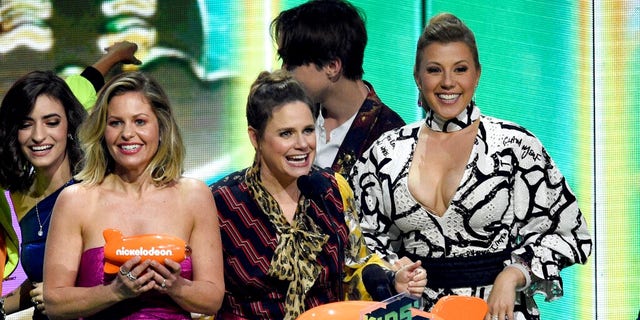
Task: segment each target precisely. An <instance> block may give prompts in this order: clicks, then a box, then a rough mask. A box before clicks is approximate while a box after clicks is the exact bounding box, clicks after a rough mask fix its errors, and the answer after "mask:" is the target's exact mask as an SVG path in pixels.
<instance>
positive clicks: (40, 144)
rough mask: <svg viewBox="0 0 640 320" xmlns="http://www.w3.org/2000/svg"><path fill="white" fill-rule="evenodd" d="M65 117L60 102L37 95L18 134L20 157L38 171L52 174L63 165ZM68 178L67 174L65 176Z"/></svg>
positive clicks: (66, 162)
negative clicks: (51, 172) (24, 158)
mask: <svg viewBox="0 0 640 320" xmlns="http://www.w3.org/2000/svg"><path fill="white" fill-rule="evenodd" d="M67 128H68V122H67V116H66V113H65V111H64V107H63V106H62V104H61V103H60V101H58V100H56V99H54V98H52V97H50V96H47V95H40V96H38V98H37V99H36V103H35V104H34V106H33V110H32V111H31V113H29V115H28V116H27V117H26V118H25V119H24V120H23V122H22V125H21V126H20V128H19V130H18V141H19V142H20V147H21V149H22V153H23V154H24V156H25V157H26V158H27V160H29V162H31V164H33V166H34V167H35V168H36V170H38V171H52V170H53V171H55V170H57V169H58V168H60V167H61V165H65V164H66V168H69V165H68V161H69V159H68V157H67ZM69 175H70V173H69Z"/></svg>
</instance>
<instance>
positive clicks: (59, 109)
mask: <svg viewBox="0 0 640 320" xmlns="http://www.w3.org/2000/svg"><path fill="white" fill-rule="evenodd" d="M51 115H58V116H61V117H65V116H66V113H65V110H64V106H63V105H62V103H61V102H60V101H59V100H58V99H56V98H54V97H51V96H49V95H44V94H43V95H40V96H38V98H36V102H35V104H34V105H33V109H31V112H30V113H29V116H31V117H33V118H35V117H40V116H51Z"/></svg>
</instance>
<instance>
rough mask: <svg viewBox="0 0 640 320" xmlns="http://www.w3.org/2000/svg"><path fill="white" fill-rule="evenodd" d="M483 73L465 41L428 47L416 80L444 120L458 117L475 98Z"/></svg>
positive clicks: (423, 55)
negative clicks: (477, 66) (481, 73)
mask: <svg viewBox="0 0 640 320" xmlns="http://www.w3.org/2000/svg"><path fill="white" fill-rule="evenodd" d="M479 79H480V70H479V69H478V68H476V61H475V60H474V57H473V55H472V53H471V50H470V49H469V47H468V46H467V45H466V44H465V43H464V42H450V43H440V42H435V43H432V44H429V45H428V46H426V47H425V48H424V49H423V50H422V59H421V62H420V66H419V67H418V68H417V70H416V74H415V81H416V84H417V85H418V88H419V89H420V93H421V94H422V96H423V97H424V99H425V100H426V102H427V104H428V107H429V108H431V109H432V110H433V111H434V112H435V113H436V114H438V115H439V116H440V117H442V118H444V119H452V118H455V117H456V116H457V115H458V114H460V113H461V112H462V110H464V108H465V107H466V106H467V105H468V104H469V103H470V102H471V99H473V94H474V93H475V89H476V86H477V85H478V80H479Z"/></svg>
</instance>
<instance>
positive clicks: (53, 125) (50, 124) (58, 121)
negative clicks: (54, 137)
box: [46, 119, 60, 128]
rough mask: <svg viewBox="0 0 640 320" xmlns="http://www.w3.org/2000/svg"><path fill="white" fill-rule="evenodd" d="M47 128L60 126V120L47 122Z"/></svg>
mask: <svg viewBox="0 0 640 320" xmlns="http://www.w3.org/2000/svg"><path fill="white" fill-rule="evenodd" d="M46 124H47V127H51V128H55V127H57V126H59V125H60V119H55V120H49V121H47V122H46Z"/></svg>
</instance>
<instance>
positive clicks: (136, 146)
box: [122, 144, 139, 151]
mask: <svg viewBox="0 0 640 320" xmlns="http://www.w3.org/2000/svg"><path fill="white" fill-rule="evenodd" d="M138 147H139V146H138V145H137V144H128V145H123V146H122V149H124V150H126V151H132V150H135V149H138Z"/></svg>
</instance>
